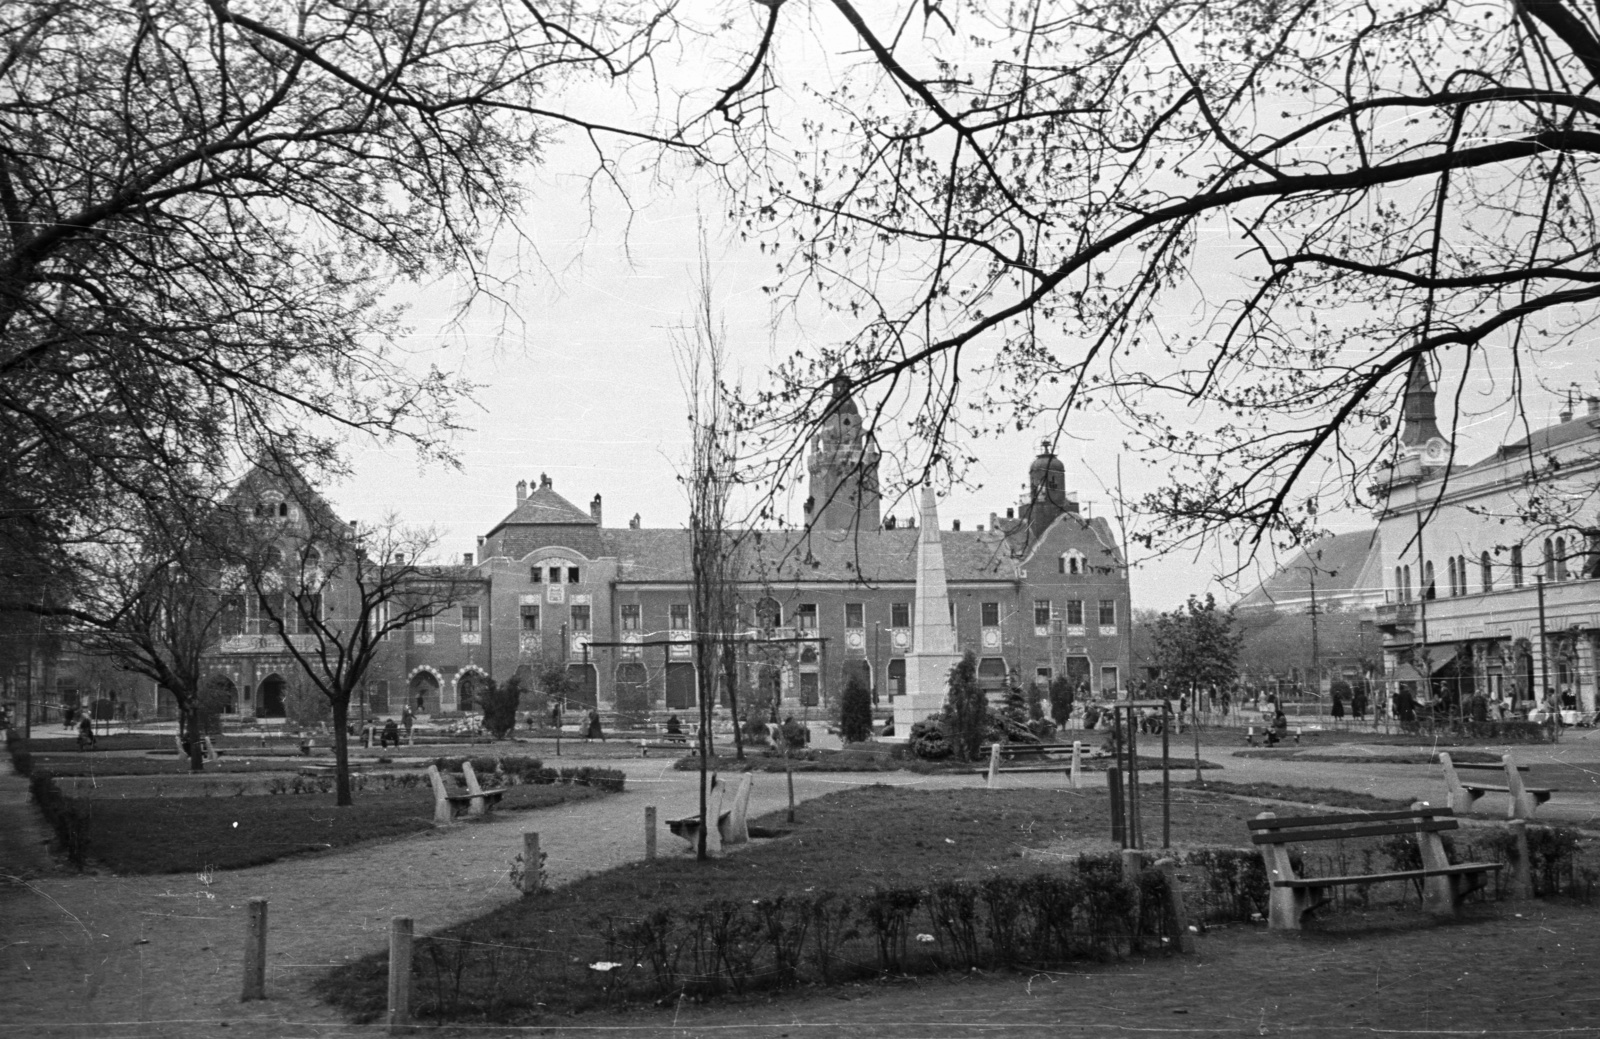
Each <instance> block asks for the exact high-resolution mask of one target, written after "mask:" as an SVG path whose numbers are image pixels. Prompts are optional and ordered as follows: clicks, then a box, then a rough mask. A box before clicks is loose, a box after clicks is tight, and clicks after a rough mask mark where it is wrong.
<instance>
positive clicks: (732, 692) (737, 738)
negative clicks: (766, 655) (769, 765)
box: [722, 639, 744, 761]
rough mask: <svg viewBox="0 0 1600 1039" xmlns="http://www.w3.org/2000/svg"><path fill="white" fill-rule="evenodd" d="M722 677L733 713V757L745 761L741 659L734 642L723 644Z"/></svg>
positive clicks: (729, 707) (728, 641)
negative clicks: (740, 696)
mask: <svg viewBox="0 0 1600 1039" xmlns="http://www.w3.org/2000/svg"><path fill="white" fill-rule="evenodd" d="M722 677H723V681H725V682H727V683H728V709H729V710H731V711H732V712H733V749H734V754H733V756H734V757H735V758H736V759H738V760H739V761H743V760H744V726H743V725H741V724H740V723H739V658H738V657H737V656H736V655H735V654H734V647H733V640H732V639H728V640H727V641H725V642H723V644H722Z"/></svg>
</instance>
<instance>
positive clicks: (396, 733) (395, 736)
mask: <svg viewBox="0 0 1600 1039" xmlns="http://www.w3.org/2000/svg"><path fill="white" fill-rule="evenodd" d="M390 743H393V744H394V745H395V746H396V747H398V746H400V726H398V725H396V724H395V721H394V719H393V718H390V719H388V720H387V721H385V722H384V723H383V735H382V736H380V737H378V749H379V750H382V749H383V748H384V747H387V746H388V745H389V744H390Z"/></svg>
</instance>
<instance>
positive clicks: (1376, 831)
mask: <svg viewBox="0 0 1600 1039" xmlns="http://www.w3.org/2000/svg"><path fill="white" fill-rule="evenodd" d="M1460 826H1461V824H1460V823H1458V822H1456V821H1455V820H1454V819H1428V820H1423V821H1419V822H1403V823H1374V824H1372V825H1371V826H1347V827H1344V828H1342V829H1328V828H1322V829H1312V830H1292V831H1287V830H1269V831H1267V832H1265V833H1253V834H1251V835H1250V840H1251V842H1252V843H1255V844H1294V843H1300V842H1307V841H1339V840H1346V839H1353V838H1356V837H1382V836H1386V835H1389V834H1395V833H1429V832H1436V831H1439V830H1455V829H1459V828H1460Z"/></svg>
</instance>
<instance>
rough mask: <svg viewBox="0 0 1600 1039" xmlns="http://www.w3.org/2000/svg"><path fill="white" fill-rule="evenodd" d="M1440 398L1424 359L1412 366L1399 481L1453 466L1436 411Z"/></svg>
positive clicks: (1397, 465)
mask: <svg viewBox="0 0 1600 1039" xmlns="http://www.w3.org/2000/svg"><path fill="white" fill-rule="evenodd" d="M1435 396H1436V394H1435V393H1434V389H1433V382H1432V380H1431V379H1429V378H1428V369H1427V366H1426V363H1425V362H1424V359H1423V358H1421V357H1418V358H1416V359H1414V360H1413V361H1412V362H1411V371H1410V372H1409V373H1408V374H1407V376H1406V394H1405V401H1404V403H1403V404H1402V406H1401V411H1400V443H1399V447H1398V450H1397V451H1396V458H1395V468H1394V475H1395V479H1396V481H1407V480H1416V479H1419V478H1421V477H1422V475H1423V474H1424V472H1426V471H1428V470H1432V469H1442V468H1444V467H1445V466H1448V465H1449V464H1450V444H1449V442H1448V441H1446V440H1445V438H1444V434H1442V433H1440V432H1439V421H1438V417H1437V415H1436V413H1435V410H1434V398H1435Z"/></svg>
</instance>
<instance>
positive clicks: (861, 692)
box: [839, 674, 872, 743]
mask: <svg viewBox="0 0 1600 1039" xmlns="http://www.w3.org/2000/svg"><path fill="white" fill-rule="evenodd" d="M839 732H840V735H841V736H842V737H843V738H844V741H845V742H846V743H860V742H862V741H864V740H866V739H869V738H870V737H871V736H872V690H870V689H868V688H867V686H866V684H865V683H864V682H862V681H861V676H860V675H854V674H852V675H851V676H850V680H849V681H848V682H846V683H845V686H844V692H843V693H842V694H841V695H840V697H839Z"/></svg>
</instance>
